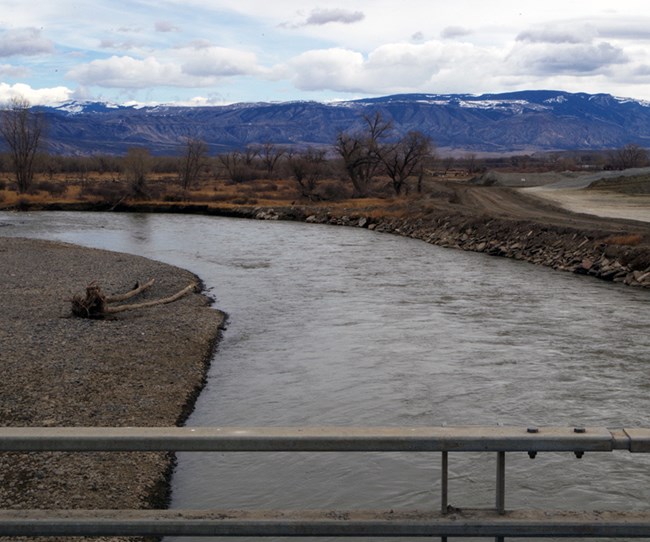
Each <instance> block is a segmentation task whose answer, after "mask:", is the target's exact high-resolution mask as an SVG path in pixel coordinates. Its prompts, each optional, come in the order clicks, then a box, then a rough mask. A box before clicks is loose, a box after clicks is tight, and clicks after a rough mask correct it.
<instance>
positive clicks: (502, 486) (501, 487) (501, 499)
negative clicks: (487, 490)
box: [495, 452, 506, 542]
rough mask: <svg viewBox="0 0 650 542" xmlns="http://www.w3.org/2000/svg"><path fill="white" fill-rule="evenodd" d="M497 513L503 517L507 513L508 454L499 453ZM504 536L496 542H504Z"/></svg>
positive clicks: (499, 537)
mask: <svg viewBox="0 0 650 542" xmlns="http://www.w3.org/2000/svg"><path fill="white" fill-rule="evenodd" d="M496 493H497V498H496V507H497V512H498V513H499V514H501V515H503V514H505V513H506V453H505V452H497V492H496ZM503 541H504V537H503V536H497V537H495V542H503Z"/></svg>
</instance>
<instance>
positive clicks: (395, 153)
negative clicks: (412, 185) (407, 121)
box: [380, 131, 431, 196]
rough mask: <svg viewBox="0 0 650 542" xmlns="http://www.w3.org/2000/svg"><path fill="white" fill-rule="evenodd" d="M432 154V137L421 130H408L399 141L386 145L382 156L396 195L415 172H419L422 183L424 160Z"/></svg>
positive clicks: (381, 153)
mask: <svg viewBox="0 0 650 542" xmlns="http://www.w3.org/2000/svg"><path fill="white" fill-rule="evenodd" d="M430 154H431V139H430V138H428V137H427V136H425V135H424V134H423V133H422V132H419V131H411V132H408V133H407V134H406V135H405V136H404V137H403V138H402V139H400V140H399V141H398V142H397V143H395V144H392V145H386V146H384V148H383V149H382V150H381V152H380V157H381V161H382V163H383V164H384V167H385V168H386V174H387V175H388V176H389V177H390V179H391V181H392V184H393V189H394V190H395V194H396V195H398V196H399V195H400V193H401V192H402V188H403V187H404V183H405V182H406V179H408V178H409V177H410V176H411V175H413V173H415V172H419V176H420V183H419V184H421V177H422V176H423V175H424V171H423V170H424V162H425V160H426V159H427V158H428V157H429V156H430Z"/></svg>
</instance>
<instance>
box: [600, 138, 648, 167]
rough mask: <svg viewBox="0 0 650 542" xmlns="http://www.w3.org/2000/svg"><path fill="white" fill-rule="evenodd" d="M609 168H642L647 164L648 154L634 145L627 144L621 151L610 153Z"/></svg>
mask: <svg viewBox="0 0 650 542" xmlns="http://www.w3.org/2000/svg"><path fill="white" fill-rule="evenodd" d="M609 160H610V163H611V166H612V167H613V168H615V169H620V170H623V169H628V168H633V167H642V166H645V165H646V164H647V163H648V153H647V152H646V150H645V149H642V148H641V147H639V146H638V145H635V144H634V143H628V144H627V145H625V146H624V147H623V148H621V149H617V150H615V151H613V152H611V153H610V157H609Z"/></svg>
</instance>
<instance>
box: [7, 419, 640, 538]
mask: <svg viewBox="0 0 650 542" xmlns="http://www.w3.org/2000/svg"><path fill="white" fill-rule="evenodd" d="M616 450H623V451H628V452H632V453H650V429H639V428H632V429H630V428H625V429H607V428H604V427H478V426H469V427H411V428H404V427H401V428H395V427H391V428H382V427H371V428H359V427H292V428H281V427H265V428H249V427H195V428H192V427H148V428H147V427H56V428H54V427H41V428H39V427H29V428H28V427H2V428H0V452H16V451H22V452H46V451H64V452H99V451H102V452H106V451H108V452H152V451H167V452H177V451H184V452H440V454H441V461H442V463H441V465H442V471H441V498H440V507H439V508H438V510H433V509H432V510H430V511H421V510H420V511H395V510H390V511H360V510H352V511H336V512H332V511H327V512H318V511H299V510H297V511H273V510H266V511H264V510H262V511H237V510H182V511H179V510H130V511H127V510H47V511H46V510H0V535H2V536H168V535H181V536H266V537H268V536H273V537H276V536H303V537H311V536H365V537H368V536H382V537H389V536H390V537H393V536H408V537H423V536H430V537H431V536H437V537H441V538H443V539H445V538H446V537H459V536H463V537H465V536H467V537H496V538H497V540H500V539H502V538H503V537H527V538H531V537H569V536H570V537H587V536H588V537H592V538H593V537H626V538H634V537H650V509H649V510H648V511H647V512H646V511H642V512H618V511H593V510H591V511H562V512H549V511H532V510H528V511H525V510H513V511H508V510H506V508H505V476H506V454H507V453H512V452H526V453H528V454H529V455H530V456H531V457H534V456H535V455H536V454H537V453H540V452H569V453H573V454H575V455H576V456H577V457H582V455H583V454H585V453H591V452H613V451H616ZM455 452H494V453H496V454H497V467H496V481H495V486H496V491H495V507H494V509H480V510H467V509H463V510H462V511H461V510H458V509H455V508H453V509H452V508H451V507H449V506H448V495H449V490H448V460H449V453H455Z"/></svg>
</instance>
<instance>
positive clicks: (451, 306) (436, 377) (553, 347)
mask: <svg viewBox="0 0 650 542" xmlns="http://www.w3.org/2000/svg"><path fill="white" fill-rule="evenodd" d="M0 226H2V227H0V235H5V236H22V237H38V238H46V239H56V240H61V241H67V242H71V243H76V244H80V245H85V246H91V247H97V248H104V249H109V250H115V251H120V252H128V253H134V254H139V255H143V256H147V257H150V258H153V259H156V260H160V261H163V262H167V263H170V264H174V265H177V266H180V267H183V268H186V269H189V270H191V271H192V272H194V273H196V274H198V275H199V276H200V277H201V278H202V279H203V281H204V282H205V284H206V285H207V286H208V288H209V290H210V293H211V294H212V295H213V296H214V297H215V298H216V306H218V307H219V308H220V309H222V310H224V311H225V312H227V313H228V314H229V316H230V318H229V323H228V329H227V331H226V332H225V334H224V338H223V341H222V342H221V344H220V346H219V349H218V352H217V354H216V357H215V360H214V363H213V364H212V367H211V369H210V373H209V379H208V384H207V386H206V388H205V390H204V392H203V393H202V394H201V396H200V398H199V400H198V402H197V405H196V409H195V412H194V413H193V414H192V416H191V418H190V419H189V421H188V425H195V426H205V425H224V426H228V425H231V426H232V425H242V426H266V425H271V426H296V425H359V426H379V425H389V426H390V425H398V426H421V425H436V426H439V425H444V424H446V425H469V424H482V425H498V424H503V425H524V426H528V425H540V426H542V425H570V426H571V425H598V426H607V427H623V426H628V427H634V426H637V427H649V426H650V421H649V420H648V413H649V412H650V409H649V407H650V393H649V391H650V370H649V369H650V367H649V363H650V358H649V355H648V353H649V352H650V333H649V332H648V330H649V329H650V310H649V308H650V295H649V293H648V291H642V290H637V289H633V288H629V287H625V286H621V285H616V284H611V283H606V282H602V281H597V280H595V279H590V278H586V277H578V276H574V275H571V274H568V273H561V272H556V271H552V270H550V269H546V268H543V267H537V266H534V265H531V264H528V263H523V262H517V261H513V260H506V259H500V258H494V257H490V256H486V255H483V254H475V253H465V252H461V251H455V250H448V249H442V248H439V247H435V246H431V245H428V244H426V243H424V242H421V241H415V240H411V239H406V238H401V237H397V236H391V235H387V234H380V233H375V232H370V231H367V230H363V229H356V228H342V227H329V226H318V225H305V224H296V223H278V222H262V221H245V220H235V219H225V218H217V217H202V216H185V215H146V214H116V213H107V214H102V213H92V214H90V213H24V214H16V213H0ZM92 278H93V277H88V279H89V281H90V280H92ZM135 278H139V279H144V278H147V277H134V279H135ZM439 462H440V459H439V455H436V454H282V453H276V454H261V455H260V454H257V455H256V454H189V453H186V454H179V462H178V467H177V470H176V473H175V476H174V480H173V502H172V506H173V507H178V508H228V507H234V508H280V509H281V508H324V509H330V508H331V509H344V508H384V509H390V508H420V509H427V508H435V509H437V508H438V506H439V504H438V503H439V491H440V482H439V474H440V467H439ZM649 466H650V461H648V460H647V459H646V458H644V457H640V456H632V454H629V453H627V452H625V453H623V452H617V453H612V454H602V455H599V454H586V455H585V457H583V458H582V459H576V458H575V457H574V456H573V455H572V454H539V455H538V456H537V458H536V459H534V460H531V459H529V458H528V456H527V454H508V459H507V486H506V506H507V507H510V508H520V507H521V508H526V507H532V508H550V509H564V508H569V509H643V508H644V507H647V502H650V469H649V468H648V467H649ZM494 471H495V460H494V458H493V457H487V454H485V455H479V454H452V456H451V457H450V503H451V504H452V505H454V506H459V507H476V506H482V507H490V506H493V505H494Z"/></svg>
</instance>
